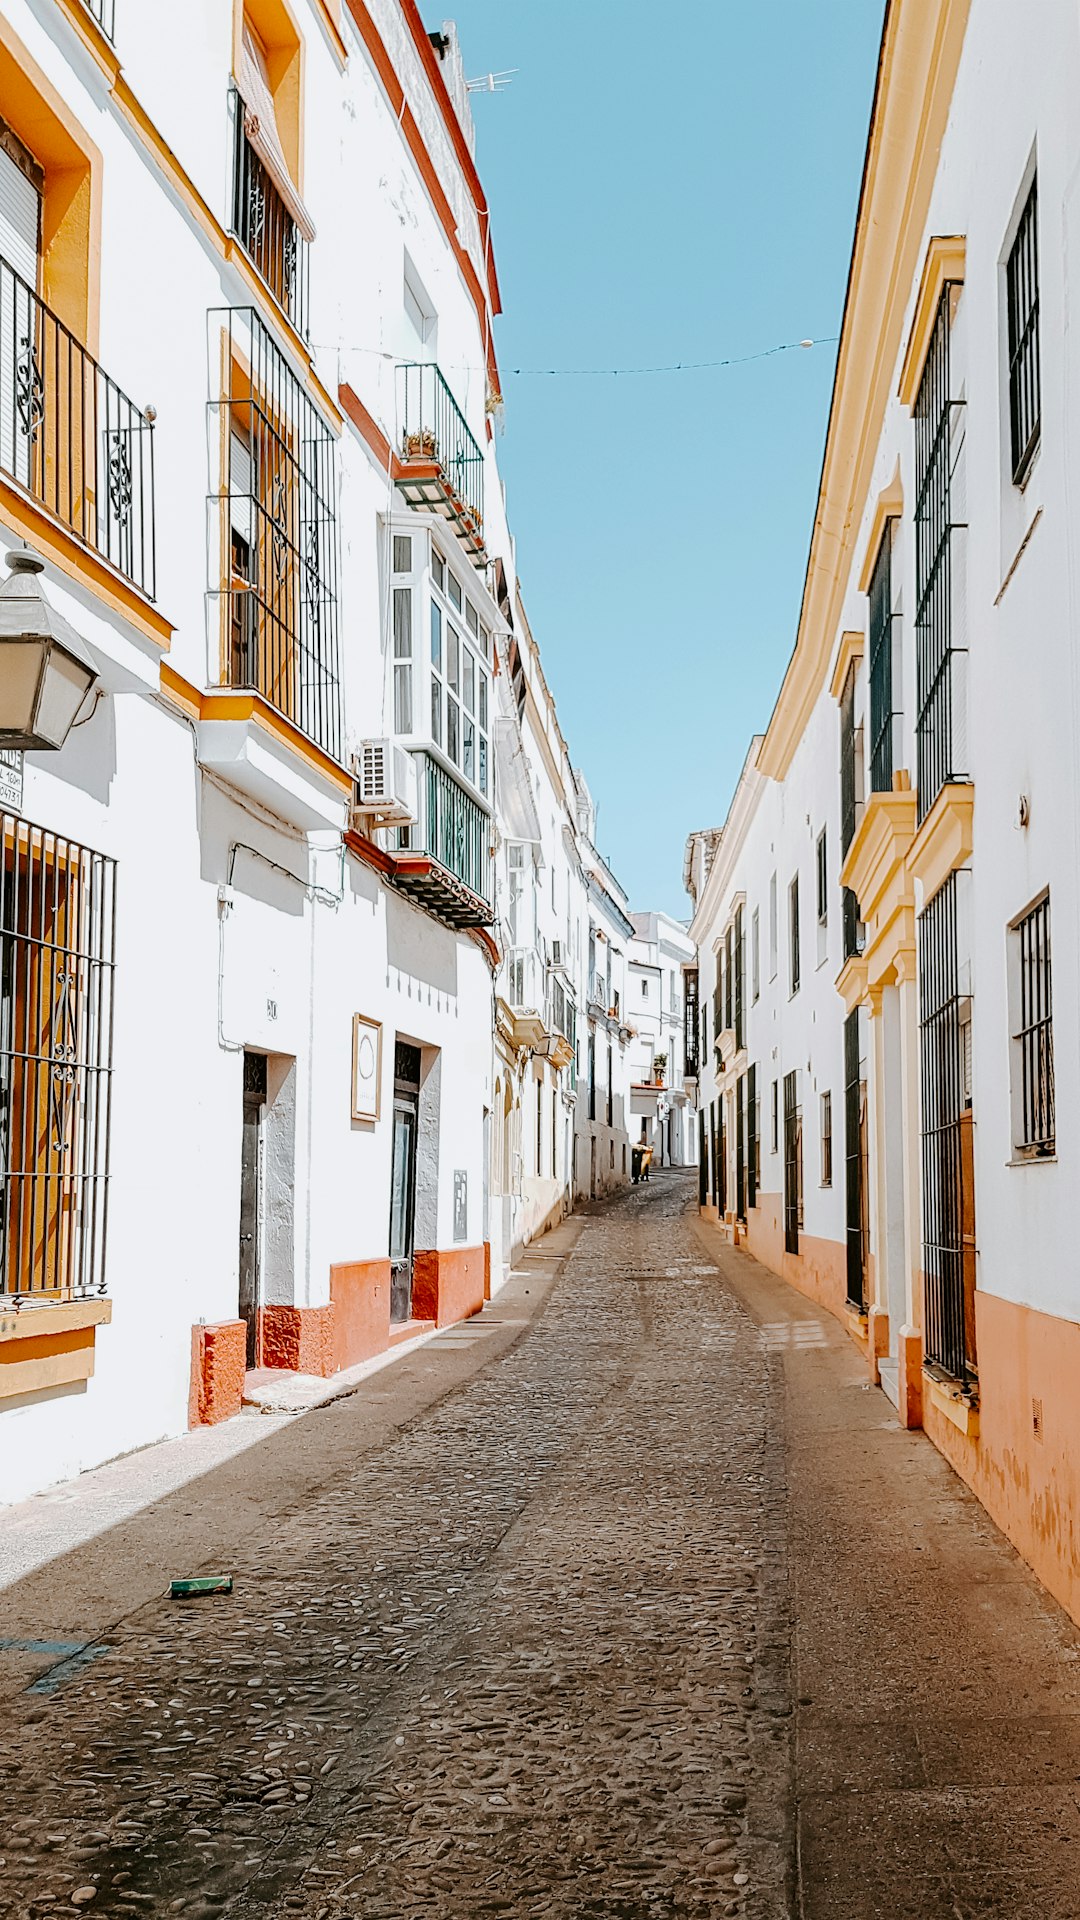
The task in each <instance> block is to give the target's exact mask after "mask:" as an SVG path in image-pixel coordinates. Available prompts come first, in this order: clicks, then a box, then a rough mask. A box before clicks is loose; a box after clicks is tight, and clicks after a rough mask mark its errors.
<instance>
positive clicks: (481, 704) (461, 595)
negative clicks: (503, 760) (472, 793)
mask: <svg viewBox="0 0 1080 1920" xmlns="http://www.w3.org/2000/svg"><path fill="white" fill-rule="evenodd" d="M430 629H431V737H432V739H433V740H434V742H435V745H436V746H437V747H441V748H442V750H443V752H444V753H445V754H446V756H447V758H448V759H449V760H451V761H452V762H453V764H454V766H455V767H456V768H458V770H459V771H460V772H461V773H462V774H464V776H465V779H466V780H467V781H468V782H469V783H470V785H471V786H473V787H475V788H476V790H477V792H478V793H482V794H483V795H484V796H485V797H487V796H488V795H489V794H490V790H491V749H490V733H491V666H490V663H491V634H490V632H489V630H488V628H487V627H486V626H485V625H484V622H483V621H482V620H481V619H480V616H479V614H478V612H477V610H476V607H475V606H474V605H473V603H472V601H471V600H470V599H469V598H468V596H467V594H466V593H465V591H464V590H463V588H462V585H461V582H460V580H459V579H458V577H457V575H456V573H455V572H454V570H453V568H452V567H451V566H449V565H448V564H447V562H446V561H445V560H444V559H443V556H442V554H441V553H439V552H438V550H437V549H435V548H433V549H432V555H431V609H430Z"/></svg>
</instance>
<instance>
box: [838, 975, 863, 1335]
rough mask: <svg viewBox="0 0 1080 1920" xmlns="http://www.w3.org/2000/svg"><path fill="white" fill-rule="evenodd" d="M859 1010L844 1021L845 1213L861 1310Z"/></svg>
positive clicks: (853, 1298) (851, 1277) (851, 1278)
mask: <svg viewBox="0 0 1080 1920" xmlns="http://www.w3.org/2000/svg"><path fill="white" fill-rule="evenodd" d="M861 1056H862V1047H861V1023H860V1017H859V1009H858V1007H856V1009H855V1011H854V1013H849V1014H848V1016H847V1018H846V1020H845V1021H844V1213H845V1225H846V1230H847V1231H846V1241H847V1297H848V1301H849V1302H850V1304H851V1305H852V1306H853V1307H856V1308H857V1309H858V1311H859V1312H860V1313H862V1312H864V1311H865V1308H866V1254H867V1250H868V1249H867V1239H868V1235H867V1232H866V1227H865V1220H864V1216H865V1214H866V1212H867V1205H868V1189H869V1182H868V1181H867V1179H866V1160H865V1155H866V1154H867V1152H868V1146H869V1143H868V1141H867V1137H866V1090H865V1086H864V1084H863V1079H862V1057H861Z"/></svg>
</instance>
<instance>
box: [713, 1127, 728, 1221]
mask: <svg viewBox="0 0 1080 1920" xmlns="http://www.w3.org/2000/svg"><path fill="white" fill-rule="evenodd" d="M727 1162H728V1138H727V1120H726V1117H725V1113H724V1102H723V1099H721V1100H720V1102H719V1108H718V1114H717V1127H716V1169H717V1172H716V1185H717V1195H716V1198H717V1206H718V1207H719V1210H720V1212H721V1213H722V1214H724V1213H726V1212H727V1207H728V1190H727V1185H728V1164H727Z"/></svg>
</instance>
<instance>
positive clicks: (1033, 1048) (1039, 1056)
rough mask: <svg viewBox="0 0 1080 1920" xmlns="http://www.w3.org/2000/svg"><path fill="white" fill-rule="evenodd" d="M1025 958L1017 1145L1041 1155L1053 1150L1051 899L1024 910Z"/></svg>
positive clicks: (1021, 943) (1021, 941)
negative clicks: (1019, 1112)
mask: <svg viewBox="0 0 1080 1920" xmlns="http://www.w3.org/2000/svg"><path fill="white" fill-rule="evenodd" d="M1015 931H1016V938H1017V944H1018V947H1019V961H1020V1026H1019V1030H1018V1032H1017V1033H1016V1035H1015V1039H1016V1042H1017V1045H1018V1047H1019V1052H1020V1069H1021V1126H1022V1137H1021V1139H1020V1140H1019V1141H1018V1142H1017V1145H1018V1146H1019V1147H1021V1148H1023V1149H1025V1150H1026V1151H1027V1152H1029V1153H1032V1154H1035V1155H1039V1154H1049V1153H1053V1151H1054V1144H1055V1118H1054V1027H1053V992H1052V988H1053V983H1052V979H1051V965H1050V898H1049V895H1047V897H1046V899H1045V900H1041V901H1040V902H1039V904H1038V906H1036V907H1033V908H1032V910H1031V912H1030V913H1028V914H1025V916H1024V918H1023V919H1022V920H1021V921H1020V922H1019V923H1018V925H1017V927H1016V929H1015Z"/></svg>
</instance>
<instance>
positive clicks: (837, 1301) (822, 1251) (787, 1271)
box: [744, 1193, 847, 1320]
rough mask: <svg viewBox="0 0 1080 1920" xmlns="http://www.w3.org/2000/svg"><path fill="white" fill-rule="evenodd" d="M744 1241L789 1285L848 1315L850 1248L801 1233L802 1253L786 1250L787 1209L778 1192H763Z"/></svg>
mask: <svg viewBox="0 0 1080 1920" xmlns="http://www.w3.org/2000/svg"><path fill="white" fill-rule="evenodd" d="M744 1244H745V1246H746V1248H747V1251H748V1252H749V1253H751V1254H753V1257H754V1259H755V1260H760V1261H761V1264H762V1266H764V1267H768V1268H770V1270H771V1271H772V1272H773V1273H776V1274H779V1276H780V1278H781V1280H786V1281H787V1282H788V1285H789V1286H792V1287H795V1288H797V1290H798V1292H799V1293H804V1294H805V1295H806V1297H807V1299H808V1300H813V1301H816V1303H817V1305H818V1306H819V1307H825V1308H827V1310H828V1311H829V1313H834V1314H835V1315H836V1317H837V1319H838V1320H842V1319H843V1317H844V1306H845V1302H846V1300H847V1251H846V1249H845V1248H844V1247H843V1246H841V1244H840V1242H839V1241H838V1240H819V1239H815V1238H814V1236H813V1235H811V1234H807V1233H800V1235H799V1251H798V1253H786V1252H785V1250H784V1210H783V1202H782V1199H781V1196H780V1194H778V1193H759V1194H758V1201H757V1206H756V1207H751V1208H750V1210H749V1215H748V1223H747V1227H746V1233H745V1239H744Z"/></svg>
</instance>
